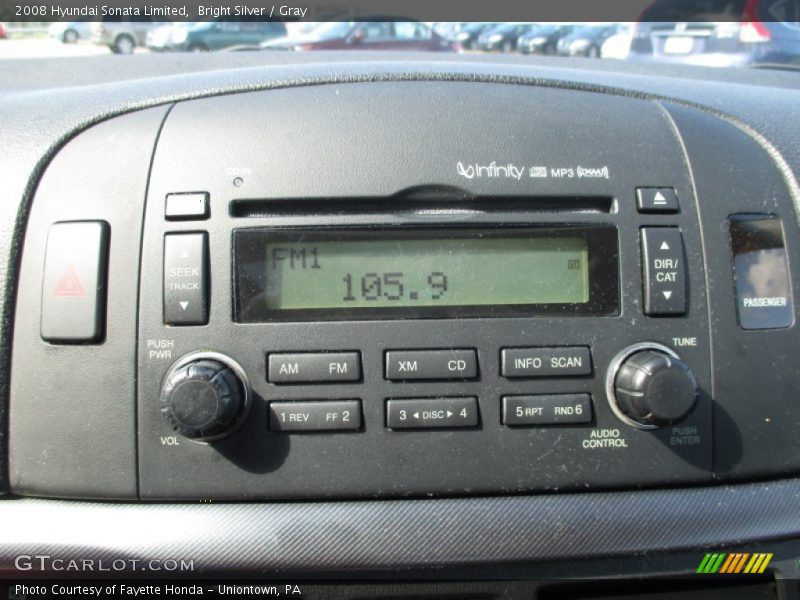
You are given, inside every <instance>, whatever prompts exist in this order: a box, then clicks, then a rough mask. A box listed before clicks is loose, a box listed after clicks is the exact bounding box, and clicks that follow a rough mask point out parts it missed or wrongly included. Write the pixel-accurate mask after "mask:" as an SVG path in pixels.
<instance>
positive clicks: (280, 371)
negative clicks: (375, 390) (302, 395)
mask: <svg viewBox="0 0 800 600" xmlns="http://www.w3.org/2000/svg"><path fill="white" fill-rule="evenodd" d="M360 379H361V355H360V354H359V353H358V352H298V353H293V354H270V355H269V356H268V357H267V380H268V381H269V382H270V383H337V382H348V381H359V380H360Z"/></svg>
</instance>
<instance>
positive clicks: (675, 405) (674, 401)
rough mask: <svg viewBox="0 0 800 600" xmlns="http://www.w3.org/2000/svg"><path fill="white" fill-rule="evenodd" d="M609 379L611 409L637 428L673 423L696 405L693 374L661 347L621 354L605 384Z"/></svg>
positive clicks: (695, 386)
mask: <svg viewBox="0 0 800 600" xmlns="http://www.w3.org/2000/svg"><path fill="white" fill-rule="evenodd" d="M612 378H613V386H612V385H609V387H611V388H612V389H611V390H609V391H610V392H611V393H610V394H609V399H610V400H611V401H612V408H614V409H615V412H616V413H617V415H618V416H620V417H621V418H623V420H626V421H628V422H629V423H630V424H631V425H635V426H638V427H644V428H651V427H657V426H659V425H669V424H671V423H676V422H678V421H680V420H682V419H684V418H685V417H686V416H687V415H688V414H689V413H690V412H691V411H692V409H693V408H694V405H695V403H696V402H697V394H698V388H697V379H696V378H695V376H694V373H692V371H691V369H689V367H688V366H687V365H686V363H685V362H683V361H682V360H681V359H680V358H678V356H677V355H675V353H674V352H672V351H671V350H669V349H668V348H665V347H661V346H655V345H653V346H645V345H643V346H642V347H641V348H639V349H636V350H634V351H633V352H628V353H624V354H623V355H621V356H620V357H619V360H618V361H617V364H616V365H615V368H614V370H613V372H612V373H610V379H609V384H611V383H612V380H611V379H612ZM620 413H622V414H620Z"/></svg>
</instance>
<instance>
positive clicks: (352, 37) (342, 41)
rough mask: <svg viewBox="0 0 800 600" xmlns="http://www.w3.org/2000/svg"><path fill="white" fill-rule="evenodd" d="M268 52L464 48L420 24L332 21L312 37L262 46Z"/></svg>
mask: <svg viewBox="0 0 800 600" xmlns="http://www.w3.org/2000/svg"><path fill="white" fill-rule="evenodd" d="M261 48H262V49H264V50H392V51H396V50H416V51H436V52H458V51H460V50H461V47H460V46H459V45H458V44H457V43H454V42H450V41H448V40H445V39H444V38H442V37H441V36H439V35H438V34H437V33H436V32H435V31H433V29H431V28H430V27H428V26H427V25H425V24H424V23H418V22H416V21H385V20H384V21H332V22H329V23H322V24H321V25H319V26H318V27H316V28H314V29H313V30H311V31H310V32H309V33H308V34H306V35H303V36H299V37H284V38H278V39H275V40H270V41H268V42H264V43H263V44H261Z"/></svg>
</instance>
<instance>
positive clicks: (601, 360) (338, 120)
mask: <svg viewBox="0 0 800 600" xmlns="http://www.w3.org/2000/svg"><path fill="white" fill-rule="evenodd" d="M130 58H131V61H130V62H129V63H128V68H129V69H130V70H129V71H127V72H123V71H119V72H113V71H109V72H107V74H106V75H104V76H103V77H106V78H107V80H106V81H104V80H103V77H100V78H99V79H98V76H97V73H96V70H97V69H99V68H101V67H102V66H103V65H104V61H103V60H101V59H83V60H84V61H85V62H84V63H83V64H82V65H80V66H79V67H75V66H74V65H71V66H70V68H71V69H72V71H73V72H72V73H70V75H69V77H65V76H64V75H60V74H59V73H58V71H59V69H58V65H57V64H56V65H53V64H52V63H51V64H49V65H48V67H47V69H48V70H52V71H49V72H47V73H36V72H30V71H28V70H26V69H25V65H19V64H18V65H17V66H15V67H13V68H12V69H11V70H10V77H9V78H8V81H6V82H5V83H4V84H3V85H4V87H6V90H5V91H4V93H3V94H2V96H0V107H2V110H0V115H2V116H0V130H2V132H3V134H2V136H3V137H2V139H3V141H2V143H0V165H2V167H1V168H0V172H2V173H3V182H4V183H3V201H2V203H0V211H2V212H1V213H0V217H1V218H0V228H1V229H0V231H2V233H3V235H0V243H1V244H2V247H0V252H2V257H0V258H2V260H0V264H2V267H0V268H2V269H3V275H4V282H5V287H4V290H3V294H2V302H3V321H2V325H3V329H2V344H3V352H4V355H3V356H4V362H3V365H2V369H0V378H1V379H0V384H2V388H1V389H2V397H1V398H0V416H2V418H3V426H2V427H0V436H3V437H2V438H0V442H2V443H0V457H1V458H2V459H3V460H2V461H1V462H2V465H3V468H4V469H5V467H6V466H7V471H4V470H0V473H1V474H2V477H0V490H3V491H5V493H6V497H5V498H3V499H2V500H0V522H2V523H5V524H7V528H6V529H5V531H6V532H7V535H4V536H1V537H0V571H2V572H4V573H13V574H16V575H19V573H18V571H19V568H18V567H15V566H14V562H15V558H14V557H16V556H18V555H19V554H20V553H24V554H34V553H36V552H40V553H43V552H47V553H50V554H62V555H69V554H71V553H75V552H77V551H80V553H81V555H82V556H84V555H86V556H91V557H96V558H102V557H111V556H116V555H119V554H122V555H124V556H126V557H133V558H136V557H151V556H156V557H162V558H169V557H174V556H175V555H176V554H177V553H181V552H184V553H186V552H188V553H189V554H191V555H192V557H193V558H194V560H195V561H196V563H197V564H199V565H201V570H202V572H203V574H219V573H236V574H248V575H258V574H260V575H262V576H264V575H265V574H275V573H280V574H282V575H298V576H311V575H314V576H320V577H336V576H337V574H341V573H343V572H344V573H358V574H360V575H362V576H365V577H383V576H390V577H391V576H393V575H392V574H394V575H396V574H397V573H400V572H405V573H409V574H412V576H416V577H420V578H425V577H428V576H435V577H454V578H472V579H498V578H500V579H504V578H507V579H518V578H529V577H536V578H551V579H558V578H560V577H565V576H569V577H575V576H576V577H598V576H608V575H618V576H626V575H629V576H632V575H639V576H641V575H642V573H645V574H649V575H653V576H660V575H669V574H676V573H677V574H681V573H688V572H693V571H694V569H695V568H696V567H697V565H696V563H697V562H698V558H702V555H703V552H705V551H707V550H709V549H710V550H714V549H718V548H723V549H725V548H732V549H734V550H735V549H737V548H763V549H764V551H768V552H773V553H774V554H775V558H774V559H773V560H774V563H773V566H772V572H773V573H774V574H775V575H776V576H778V577H779V578H783V579H786V580H788V579H792V578H794V577H795V576H796V563H795V558H796V557H797V556H798V548H797V542H796V540H797V538H798V536H800V527H798V523H800V518H798V517H800V479H797V478H796V477H797V475H798V473H800V455H798V453H797V450H796V446H797V442H796V440H797V435H798V432H799V431H800V406H797V403H796V402H795V399H796V397H797V392H798V390H800V363H798V361H797V349H798V348H800V334H798V329H797V327H796V323H795V321H796V305H797V304H796V303H797V299H798V298H800V288H798V282H800V273H798V270H797V269H798V264H800V263H799V262H798V256H800V230H799V229H798V226H797V225H798V212H797V211H798V206H799V205H800V186H798V183H797V180H796V172H797V168H798V165H800V143H798V136H797V131H796V127H795V124H796V123H800V101H798V100H800V91H798V89H797V88H796V83H795V82H794V80H793V78H794V77H796V74H793V73H782V72H770V71H761V70H750V71H737V72H734V73H722V72H713V71H707V72H706V71H703V78H701V77H699V76H698V73H699V71H698V70H696V69H691V68H686V69H682V68H679V67H664V68H663V69H661V68H655V67H650V68H649V69H648V70H644V69H643V68H641V67H636V66H635V65H618V66H615V67H611V66H604V67H603V68H601V69H592V70H588V69H585V68H583V66H584V64H583V63H582V62H581V61H571V60H564V61H557V62H553V61H550V62H546V63H545V62H537V61H536V60H530V61H527V62H526V63H522V62H520V61H515V60H512V59H503V58H499V59H479V58H475V57H458V58H455V59H454V58H448V59H435V60H432V59H430V58H429V57H424V58H408V57H398V56H396V55H391V54H380V53H378V54H376V55H375V56H374V57H371V58H366V57H358V58H357V59H355V60H354V59H352V58H350V57H348V58H347V59H345V58H344V57H342V56H341V55H337V54H335V53H331V54H330V55H323V56H322V57H320V56H319V55H316V56H314V57H313V59H308V58H303V57H295V56H292V57H285V56H280V57H276V58H269V59H265V58H264V57H263V56H261V55H258V56H251V55H248V56H242V55H237V54H230V55H227V56H226V55H217V56H214V57H213V60H210V61H209V60H206V61H203V62H200V61H196V62H195V61H194V58H195V57H178V58H173V57H169V59H168V60H166V59H165V60H160V61H158V62H157V63H156V62H153V61H149V60H148V58H149V57H130ZM159 58H161V57H159ZM203 58H205V57H203ZM18 62H19V61H18ZM54 62H57V61H54ZM109 64H110V63H109ZM48 78H49V81H48V84H47V86H46V87H45V86H44V85H43V82H44V81H47V80H48ZM309 290H310V291H309ZM90 523H91V527H89V526H88V524H90ZM105 528H113V529H114V530H115V536H114V540H113V542H109V541H108V540H104V539H102V538H101V537H98V536H97V532H98V531H102V530H104V529H105ZM37 532H39V533H37ZM41 532H47V535H42V534H41ZM176 532H180V533H179V534H176ZM245 548H246V549H247V550H245ZM254 548H255V549H256V550H253V549H254ZM732 551H733V550H732ZM626 557H634V559H633V562H631V560H630V559H629V558H628V559H626ZM787 590H788V591H787ZM781 593H782V594H783V595H784V596H783V597H792V596H791V594H793V593H796V590H794V589H793V588H792V589H791V590H789V589H788V588H787V589H783V590H782V592H781ZM576 594H577V592H576ZM575 597H580V596H579V595H576V596H575Z"/></svg>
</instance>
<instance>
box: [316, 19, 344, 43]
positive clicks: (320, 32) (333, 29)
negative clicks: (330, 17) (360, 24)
mask: <svg viewBox="0 0 800 600" xmlns="http://www.w3.org/2000/svg"><path fill="white" fill-rule="evenodd" d="M353 25H355V23H353V22H352V21H341V22H336V21H334V22H331V23H320V24H319V25H317V26H316V27H314V28H313V29H312V30H311V32H310V33H309V35H311V36H313V37H318V38H321V39H326V38H338V37H344V36H346V35H347V34H348V33H350V30H351V29H352V28H353Z"/></svg>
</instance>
